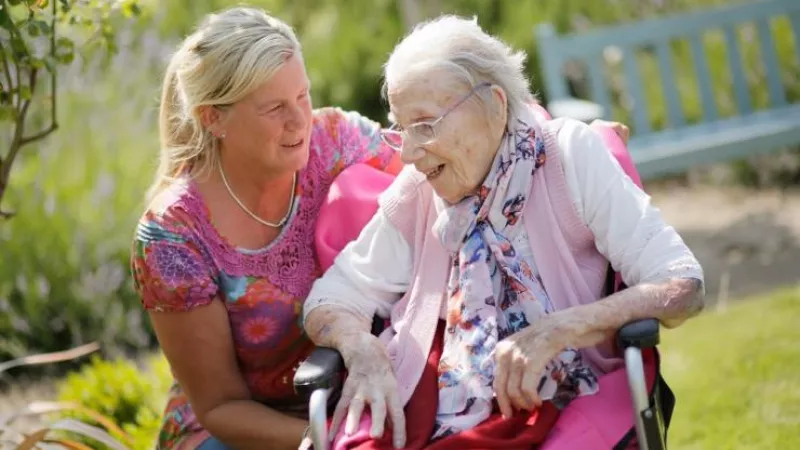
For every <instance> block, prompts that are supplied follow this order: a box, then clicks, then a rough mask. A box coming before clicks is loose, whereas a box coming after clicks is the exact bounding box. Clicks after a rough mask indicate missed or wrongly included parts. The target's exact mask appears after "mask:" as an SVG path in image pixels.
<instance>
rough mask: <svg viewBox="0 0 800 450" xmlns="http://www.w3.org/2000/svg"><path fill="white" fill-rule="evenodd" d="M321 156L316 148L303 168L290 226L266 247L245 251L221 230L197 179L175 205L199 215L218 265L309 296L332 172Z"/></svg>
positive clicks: (235, 274) (201, 231) (199, 226)
mask: <svg viewBox="0 0 800 450" xmlns="http://www.w3.org/2000/svg"><path fill="white" fill-rule="evenodd" d="M325 169H326V168H325V167H324V165H323V161H322V158H320V157H319V156H318V155H315V154H314V152H312V154H311V156H310V158H309V161H308V165H307V166H306V167H305V168H304V169H303V170H301V171H300V174H299V178H298V185H299V190H298V191H299V192H300V195H298V196H297V200H296V203H295V211H294V213H293V216H292V217H291V218H290V221H289V224H288V226H287V227H286V228H285V229H284V230H283V232H282V233H281V234H280V236H278V237H277V238H276V239H275V240H274V241H273V242H272V243H271V244H269V245H268V246H267V247H266V248H264V249H263V250H256V251H253V252H243V251H241V250H239V249H237V248H236V247H235V246H233V245H232V244H231V243H230V242H228V241H227V240H226V239H225V238H224V237H223V236H221V235H220V234H219V232H218V231H217V229H216V228H215V227H214V226H213V225H212V223H211V217H210V213H209V211H208V208H207V207H206V204H205V203H204V201H203V199H202V197H201V196H200V193H199V192H197V190H196V188H195V186H194V184H193V183H190V184H189V188H188V190H187V192H186V194H185V195H183V196H181V198H180V200H178V201H177V202H176V204H175V206H176V207H178V208H181V209H184V210H185V211H186V212H187V214H189V215H190V216H191V217H195V218H197V221H196V222H195V226H196V232H197V233H198V234H199V236H198V239H199V241H200V243H202V244H204V246H205V248H206V250H207V251H208V252H209V254H210V257H211V259H212V260H213V262H214V263H215V265H216V266H217V268H218V269H219V270H221V271H222V272H225V274H226V275H229V276H233V277H243V276H252V277H258V278H267V279H268V280H269V282H270V283H272V284H273V285H274V286H275V287H277V288H279V289H282V290H284V291H285V292H287V293H289V294H291V295H293V296H295V297H305V296H306V295H308V292H309V291H310V290H311V284H312V283H313V282H314V280H315V279H316V278H317V277H318V276H319V265H318V264H317V261H316V258H315V257H314V228H315V225H316V213H317V212H318V211H319V208H320V206H321V204H322V202H323V201H324V199H325V194H326V192H327V190H328V188H329V187H330V184H331V181H332V177H331V176H330V175H329V174H328V173H327V171H326V170H325Z"/></svg>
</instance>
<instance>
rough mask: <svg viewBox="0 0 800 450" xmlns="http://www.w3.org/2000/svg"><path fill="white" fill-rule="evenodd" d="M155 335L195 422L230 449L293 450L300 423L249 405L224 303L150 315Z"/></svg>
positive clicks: (298, 438) (302, 427) (302, 423)
mask: <svg viewBox="0 0 800 450" xmlns="http://www.w3.org/2000/svg"><path fill="white" fill-rule="evenodd" d="M150 317H151V319H152V322H153V328H154V329H155V332H156V336H157V337H158V341H159V343H160V345H161V348H162V350H163V352H164V355H165V356H166V358H167V360H168V361H169V364H170V367H171V368H172V371H173V374H174V375H175V378H176V379H177V380H178V382H179V383H180V385H181V387H182V388H183V390H184V391H185V392H186V395H187V396H188V398H189V402H190V404H191V405H192V409H193V410H194V412H195V414H196V415H197V419H198V421H199V422H200V424H201V425H203V427H205V428H206V430H208V432H209V433H211V435H213V436H214V437H215V438H217V439H219V440H220V441H221V442H223V443H224V444H225V445H226V446H228V447H230V448H232V449H236V450H249V449H253V450H256V449H259V450H260V449H264V448H274V449H293V450H295V449H297V448H298V447H299V445H300V442H301V440H302V437H303V432H304V430H305V428H306V426H307V422H306V421H305V420H301V419H297V418H294V417H290V416H287V415H285V414H282V413H279V412H277V411H275V410H272V409H270V408H267V407H266V406H264V405H262V404H260V403H257V402H255V401H253V400H251V397H250V392H249V390H248V389H247V385H246V384H245V382H244V380H243V379H242V375H241V372H240V370H239V367H238V364H237V362H236V355H235V354H234V347H233V339H232V336H231V329H230V325H229V322H228V315H227V311H226V309H225V306H224V304H223V303H222V301H220V300H214V301H212V302H211V303H210V304H209V305H207V306H204V307H200V308H195V309H192V310H190V311H183V312H153V311H151V312H150Z"/></svg>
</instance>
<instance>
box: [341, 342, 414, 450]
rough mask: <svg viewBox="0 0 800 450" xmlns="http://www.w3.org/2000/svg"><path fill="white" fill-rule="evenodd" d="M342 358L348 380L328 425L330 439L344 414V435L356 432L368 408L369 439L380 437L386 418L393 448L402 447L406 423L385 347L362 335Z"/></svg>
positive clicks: (348, 347)
mask: <svg viewBox="0 0 800 450" xmlns="http://www.w3.org/2000/svg"><path fill="white" fill-rule="evenodd" d="M344 348H346V350H344V351H343V352H342V356H343V357H344V360H345V366H346V367H347V379H346V380H345V383H344V387H343V388H342V396H341V398H340V399H339V403H338V404H337V405H336V410H335V411H334V413H333V422H332V423H331V430H330V439H331V440H333V438H334V437H335V436H336V433H337V431H338V430H339V426H340V425H341V422H342V419H343V418H344V416H345V413H346V414H347V421H346V423H345V433H346V434H348V435H350V434H352V433H354V432H355V431H356V429H357V428H358V425H359V422H360V421H361V415H362V413H363V411H364V406H366V405H369V408H370V413H371V415H372V428H371V430H370V436H372V437H373V438H379V437H381V436H383V432H384V424H385V423H386V419H387V413H388V419H389V420H390V421H391V424H392V431H393V438H392V442H393V443H394V446H395V448H402V447H404V446H405V442H406V423H405V415H404V413H403V406H402V405H401V403H400V397H399V395H398V391H397V381H396V379H395V376H394V372H393V370H392V364H391V362H390V361H389V357H388V356H387V355H386V348H385V346H384V345H383V343H381V342H380V341H379V340H378V338H377V337H375V336H373V335H371V334H369V333H361V334H359V335H358V336H357V337H354V339H353V341H352V342H349V343H348V345H346V346H343V349H344Z"/></svg>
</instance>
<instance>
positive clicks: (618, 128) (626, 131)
mask: <svg viewBox="0 0 800 450" xmlns="http://www.w3.org/2000/svg"><path fill="white" fill-rule="evenodd" d="M594 124H598V125H600V126H604V127H608V128H611V129H612V130H614V132H615V133H617V136H619V138H620V139H622V142H623V143H624V144H625V145H628V138H629V137H630V135H631V130H630V128H628V126H627V125H625V124H624V123H619V122H609V121H607V120H600V119H597V120H594V121H593V122H592V125H594Z"/></svg>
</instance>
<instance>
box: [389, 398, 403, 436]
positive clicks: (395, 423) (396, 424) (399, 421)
mask: <svg viewBox="0 0 800 450" xmlns="http://www.w3.org/2000/svg"><path fill="white" fill-rule="evenodd" d="M388 407H389V418H390V419H391V421H392V443H393V444H394V448H403V447H405V446H406V415H405V413H404V412H403V405H402V404H400V398H399V397H398V396H397V393H392V394H390V395H389V404H388Z"/></svg>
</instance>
